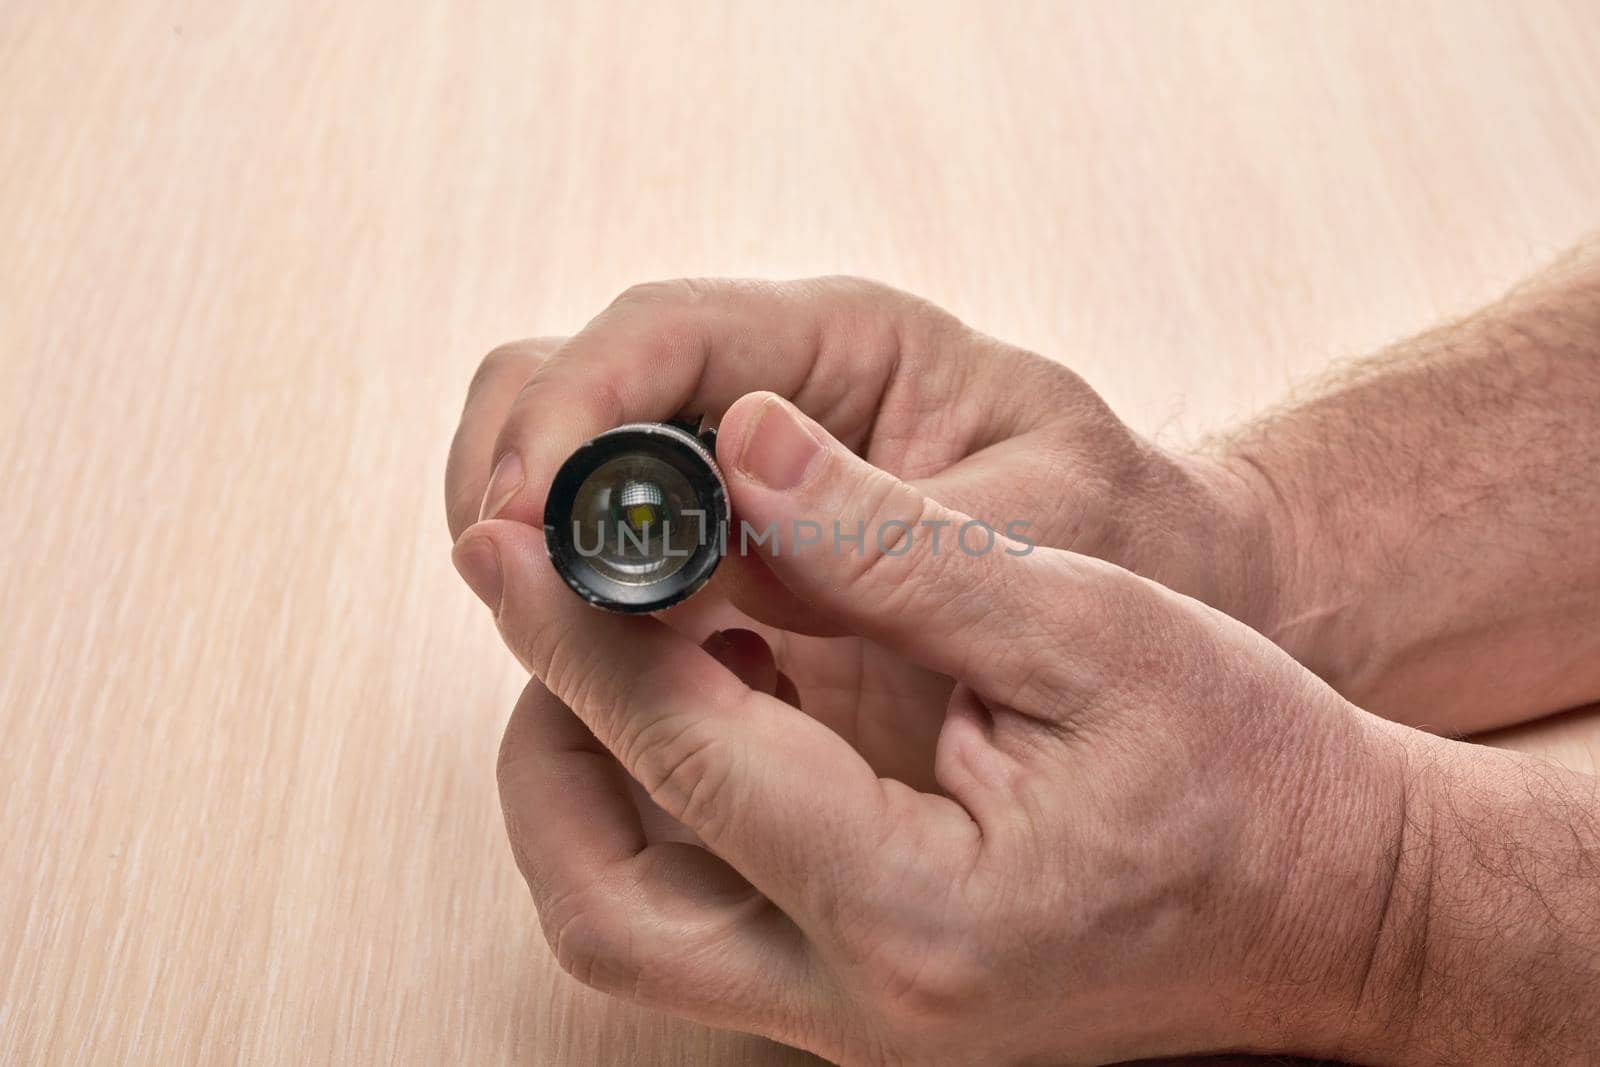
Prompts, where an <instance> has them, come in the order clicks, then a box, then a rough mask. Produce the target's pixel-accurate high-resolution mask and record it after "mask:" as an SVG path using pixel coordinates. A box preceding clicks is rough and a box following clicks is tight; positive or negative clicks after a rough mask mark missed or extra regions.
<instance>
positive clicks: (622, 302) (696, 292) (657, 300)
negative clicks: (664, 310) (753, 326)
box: [612, 278, 720, 307]
mask: <svg viewBox="0 0 1600 1067" xmlns="http://www.w3.org/2000/svg"><path fill="white" fill-rule="evenodd" d="M719 285H720V283H719V282H718V281H717V280H715V279H710V278H670V279H663V280H658V281H650V282H637V283H635V284H633V285H630V286H628V287H627V288H626V289H624V290H623V291H622V292H620V293H618V294H617V298H616V299H615V300H613V301H612V305H613V306H614V307H615V306H621V307H627V306H656V307H659V306H661V305H693V304H698V303H700V302H702V301H704V300H706V299H708V298H710V297H711V296H713V295H715V293H716V292H717V291H718V289H719Z"/></svg>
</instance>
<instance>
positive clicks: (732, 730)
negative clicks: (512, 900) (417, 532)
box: [456, 394, 1405, 1063]
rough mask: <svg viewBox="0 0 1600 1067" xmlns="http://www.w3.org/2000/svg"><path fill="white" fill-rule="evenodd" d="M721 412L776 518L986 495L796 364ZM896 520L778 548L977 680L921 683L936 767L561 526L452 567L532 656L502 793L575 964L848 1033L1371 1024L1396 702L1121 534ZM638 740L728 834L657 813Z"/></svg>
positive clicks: (632, 985) (588, 975)
mask: <svg viewBox="0 0 1600 1067" xmlns="http://www.w3.org/2000/svg"><path fill="white" fill-rule="evenodd" d="M616 421H623V420H621V419H618V420H616ZM722 426H723V430H722V433H721V435H720V439H719V442H718V456H719V460H720V462H721V465H722V466H723V469H724V473H725V475H726V476H727V477H728V480H729V486H730V492H731V495H732V498H733V503H734V507H735V510H736V512H737V513H738V514H741V515H743V516H745V517H747V518H748V519H750V520H751V521H752V522H754V523H756V524H757V525H765V524H767V523H769V522H777V523H786V522H790V521H792V520H795V519H813V518H817V517H828V518H830V519H831V518H833V517H838V518H840V519H841V520H843V521H844V522H845V523H846V525H847V526H853V525H854V524H855V523H856V522H857V521H859V522H860V523H861V524H863V526H864V527H865V528H866V529H868V530H877V529H881V528H884V527H885V526H886V525H892V524H894V523H907V524H911V527H912V528H915V526H916V524H919V523H921V522H924V521H935V522H939V521H947V522H951V523H953V524H954V527H959V526H960V525H961V524H962V523H964V522H965V521H966V519H967V516H965V515H963V514H961V513H960V512H957V511H954V510H952V509H950V508H948V507H946V506H945V505H943V504H942V503H937V502H935V500H934V499H933V498H930V497H929V496H927V495H926V494H925V493H923V492H921V491H920V490H919V489H918V488H917V487H915V486H913V485H911V484H908V483H906V482H904V481H902V480H899V479H897V478H895V477H893V476H892V475H890V474H888V473H885V472H883V471H881V470H878V469H875V468H873V467H872V466H870V465H869V464H867V463H866V462H864V461H863V460H861V459H860V458H858V457H856V456H855V455H853V454H852V452H851V450H850V449H848V448H846V447H845V446H844V445H843V444H842V443H841V442H839V441H837V440H836V439H834V438H833V437H832V436H831V435H830V434H829V433H828V432H827V431H826V430H825V429H824V428H823V427H822V426H821V425H820V424H818V423H817V422H815V421H812V420H810V419H808V418H806V417H805V416H803V415H801V414H800V413H799V412H798V411H796V410H795V409H794V408H793V406H791V405H789V404H787V403H785V402H783V401H781V400H779V399H777V398H776V397H773V396H771V395H770V394H756V395H752V396H748V397H745V398H743V399H741V400H739V401H738V402H737V403H735V404H733V405H732V406H731V408H730V409H729V410H728V411H727V413H726V415H725V416H724V419H723V423H722ZM954 527H952V528H954ZM875 541H876V539H875V538H874V537H871V536H869V537H867V538H866V539H865V541H864V543H863V545H862V546H861V550H860V552H859V553H855V552H844V553H836V552H834V551H832V550H831V548H830V546H828V545H816V546H810V547H809V548H807V549H804V550H801V551H798V552H796V553H792V554H791V553H785V554H783V555H780V556H769V557H767V558H766V560H765V562H766V565H767V566H769V567H770V568H771V569H772V571H773V572H774V573H775V574H776V575H777V577H778V578H779V579H780V580H781V581H782V582H783V583H784V584H785V586H786V587H788V588H790V589H793V590H794V591H795V592H796V593H798V594H799V595H801V596H803V597H805V598H806V599H807V600H809V601H810V602H811V603H812V604H814V605H815V606H816V607H817V609H818V610H819V611H820V613H821V614H822V616H823V617H824V618H825V620H826V621H827V622H828V623H829V624H830V625H832V626H835V627H838V628H842V629H846V630H848V631H851V632H855V633H859V634H862V635H865V636H866V637H867V638H869V639H871V640H872V641H874V642H875V643H876V644H878V645H879V646H881V647H882V648H884V649H886V650H887V651H888V652H889V653H892V654H894V655H896V656H899V657H902V658H903V659H904V660H905V661H906V662H909V663H912V664H916V665H917V666H918V667H920V668H921V669H924V670H927V671H930V672H936V673H937V674H940V675H943V676H948V677H950V678H954V679H956V680H958V681H959V683H960V684H959V685H958V686H957V688H956V689H955V690H954V692H953V693H952V695H951V696H950V697H949V699H948V701H941V702H938V703H936V704H932V705H930V706H925V707H922V708H919V709H917V712H918V714H920V715H922V716H925V717H927V718H928V719H930V720H932V721H935V722H938V723H939V724H940V725H939V727H938V729H937V731H936V736H937V745H936V756H935V759H934V764H933V767H934V787H935V789H936V790H937V791H936V792H934V791H919V790H917V789H913V788H910V787H908V786H907V785H905V784H904V783H903V782H900V781H896V780H893V779H888V778H884V777H880V775H879V774H878V773H875V771H874V770H873V768H872V767H871V766H870V765H869V763H868V762H867V761H866V760H864V759H863V758H862V757H861V755H860V754H858V753H857V752H856V751H855V750H854V749H852V747H851V746H850V745H849V744H847V743H846V742H845V740H844V739H842V738H841V737H840V736H839V735H838V734H837V733H835V732H834V731H833V730H831V729H829V728H827V727H826V726H825V725H823V724H822V723H820V722H818V721H816V720H815V719H813V718H811V717H809V716H808V715H805V714H802V713H800V712H798V711H797V710H796V709H795V708H793V707H791V706H790V705H789V704H787V703H785V702H784V701H782V700H780V699H777V698H776V697H775V696H771V695H768V694H767V693H765V692H762V691H761V690H762V688H764V686H761V685H758V686H756V687H754V688H752V686H751V685H749V684H747V682H746V681H745V680H742V679H741V677H740V676H739V674H738V673H736V672H734V671H730V670H728V669H725V668H724V667H723V666H722V665H721V664H719V662H718V661H717V659H716V658H715V657H713V656H712V655H709V654H708V653H707V652H705V651H703V650H702V649H701V648H699V647H698V646H697V645H696V644H695V643H694V641H693V640H691V639H690V638H688V637H686V636H684V635H682V634H680V633H677V632H675V631H674V630H673V629H672V628H671V627H669V626H668V625H665V624H664V623H662V622H661V621H659V620H655V619H649V618H638V617H619V616H611V615H606V614H603V613H600V612H595V611H593V610H592V609H590V608H588V607H587V606H586V605H584V604H582V603H581V602H579V601H577V600H576V599H575V598H573V597H572V596H571V595H570V593H568V592H567V590H566V589H565V588H564V586H563V585H562V583H561V581H560V579H559V578H558V577H557V576H556V575H555V573H554V572H553V570H552V568H551V567H550V566H549V563H548V562H547V560H546V559H545V552H544V546H543V541H542V533H541V532H540V531H539V530H538V529H535V528H533V527H531V526H528V525H525V524H523V523H520V522H508V521H487V522H483V523H480V524H477V525H475V526H473V527H472V528H470V529H469V530H467V531H466V532H465V533H464V535H463V537H462V539H461V540H460V541H459V543H458V545H457V548H456V560H457V564H458V566H459V567H460V568H461V570H462V572H463V574H464V575H465V576H466V577H467V579H468V581H469V583H470V584H472V585H473V587H474V589H476V590H477V591H478V592H479V594H480V595H481V596H483V598H484V599H485V600H486V601H487V602H488V603H489V604H490V605H491V607H492V608H493V609H494V610H495V612H496V617H497V619H498V621H499V624H500V627H501V630H502V633H503V634H504V636H505V638H506V640H507V642H508V643H509V644H510V645H511V647H512V648H513V649H514V650H515V651H516V652H517V654H518V655H519V657H520V658H521V659H522V660H523V662H524V663H526V664H527V665H528V667H529V668H530V669H531V670H532V671H533V673H534V674H535V675H536V677H537V680H536V681H534V682H533V683H531V684H530V686H529V688H528V690H527V692H526V693H525V694H524V697H523V700H522V701H521V702H520V704H519V706H518V709H517V711H516V713H515V714H514V716H513V720H512V723H511V725H510V727H509V729H508V732H507V736H506V741H505V744H504V747H503V750H502V760H501V768H500V775H501V785H502V799H503V803H504V806H505V811H506V818H507V825H508V829H509V832H510V835H511V839H512V842H513V848H514V851H515V853H516V855H517V859H518V863H519V865H520V867H521V868H522V870H523V872H524V874H525V875H526V876H527V878H528V882H529V884H530V886H531V887H532V890H533V894H534V897H535V900H536V902H537V903H538V906H539V912H540V918H541V921H542V923H543V925H544V928H545V931H546V935H547V937H548V938H549V939H550V941H551V944H552V946H553V947H554V949H555V951H556V954H557V956H558V958H560V960H561V962H562V964H563V966H565V967H566V968H567V969H568V970H570V971H571V972H573V973H574V974H576V975H577V976H578V977H579V978H580V979H582V980H584V981H585V982H587V983H589V984H591V985H595V986H597V987H599V988H602V989H606V990H609V991H612V992H616V993H620V994H622V995H625V996H631V997H634V998H636V999H638V1000H641V1001H643V1002H645V1003H648V1004H651V1005H654V1006H657V1007H661V1008H665V1009H667V1010H670V1011H673V1012H675V1013H678V1014H682V1015H686V1016H689V1017H692V1018H696V1019H700V1020H702V1021H705V1022H708V1023H711V1024H713V1025H718V1026H726V1027H734V1028H738V1029H744V1030H751V1031H756V1032H760V1033H764V1034H768V1035H770V1036H773V1037H776V1038H779V1039H781V1040H784V1041H787V1042H790V1043H793V1044H797V1045H801V1046H803V1047H806V1048H809V1049H812V1050H815V1051H817V1052H820V1053H822V1054H823V1055H826V1056H829V1057H831V1058H834V1059H838V1060H842V1061H846V1062H918V1063H939V1062H951V1063H970V1062H1019V1061H1029V1062H1032V1061H1036V1060H1039V1059H1043V1058H1047V1057H1048V1058H1052V1059H1054V1060H1058V1061H1061V1062H1107V1061H1111V1060H1116V1059H1128V1058H1134V1057H1140V1056H1157V1055H1170V1054H1178V1053H1183V1052H1189V1051H1203V1050H1215V1049H1258V1050H1284V1051H1297V1052H1305V1053H1314V1054H1326V1055H1337V1054H1339V1053H1340V1052H1341V1051H1343V1050H1344V1049H1346V1048H1350V1047H1356V1048H1360V1047H1372V1045H1371V1043H1370V1042H1371V1041H1372V1040H1374V1039H1373V1034H1372V1032H1371V1031H1372V1030H1373V1029H1376V1028H1378V1027H1379V1026H1380V1025H1381V1024H1380V1023H1378V1022H1376V1021H1374V1020H1371V1019H1369V1018H1368V1012H1369V1008H1370V1005H1369V1003H1368V999H1367V994H1368V993H1369V992H1370V990H1368V989H1367V988H1366V984H1367V978H1368V976H1369V975H1371V974H1374V973H1386V970H1385V968H1383V967H1379V966H1378V963H1379V962H1380V961H1377V960H1375V954H1376V953H1377V950H1378V946H1379V945H1380V944H1381V943H1383V942H1382V939H1381V938H1380V931H1381V927H1382V919H1383V915H1384V911H1385V898H1386V891H1387V888H1388V887H1387V883H1386V881H1385V877H1384V874H1385V872H1386V871H1388V870H1391V869H1392V867H1393V860H1392V857H1389V858H1388V859H1387V862H1386V856H1387V853H1388V851H1389V850H1390V849H1391V847H1392V843H1393V841H1394V840H1395V838H1396V834H1397V833H1398V832H1399V825H1398V824H1399V823H1400V821H1401V820H1402V819H1403V812H1404V809H1405V801H1404V794H1403V788H1402V786H1401V769H1400V763H1401V761H1402V759H1403V757H1402V755H1401V749H1402V745H1400V744H1399V743H1397V741H1396V739H1395V735H1394V731H1396V730H1398V728H1397V727H1394V726H1392V725H1389V724H1385V723H1381V722H1379V721H1378V720H1376V719H1373V718H1372V717H1370V716H1367V715H1365V714H1364V713H1362V712H1359V711H1358V710H1356V709H1354V708H1352V707H1351V706H1350V705H1348V704H1347V703H1345V702H1344V701H1343V700H1342V699H1340V698H1339V697H1338V696H1337V695H1336V694H1334V693H1333V692H1332V691H1331V690H1329V689H1327V688H1326V687H1325V686H1323V685H1322V684H1321V683H1320V682H1318V681H1317V680H1316V679H1315V678H1314V677H1312V676H1311V675H1309V674H1308V673H1307V672H1306V671H1304V670H1303V669H1301V668H1300V667H1299V666H1298V665H1296V664H1295V663H1294V662H1293V661H1292V660H1291V659H1290V658H1289V657H1288V656H1287V655H1285V654H1284V653H1283V652H1281V651H1280V650H1278V649H1277V648H1276V647H1275V646H1273V645H1272V644H1271V643H1270V642H1268V641H1266V640H1265V639H1264V638H1262V637H1260V636H1259V635H1258V634H1256V633H1255V632H1253V631H1251V630H1250V629H1248V628H1247V627H1244V626H1242V625H1240V624H1238V623H1236V622H1234V621H1232V620H1230V619H1228V618H1227V617H1225V616H1223V615H1222V614H1220V613H1218V612H1216V611H1213V610H1210V609H1208V608H1206V607H1204V606H1202V605H1200V604H1199V603H1197V602H1196V601H1194V600H1192V599H1189V598H1187V597H1183V596H1181V595H1178V594H1176V593H1173V592H1171V591H1170V590H1167V589H1165V588H1163V587H1161V586H1159V585H1156V584H1155V583H1153V582H1149V581H1146V580H1144V579H1142V578H1139V577H1136V576H1135V575H1133V574H1131V573H1130V572H1128V571H1126V570H1123V569H1121V568H1118V567H1114V566H1111V565H1108V564H1105V563H1102V562H1099V561H1096V560H1093V559H1090V558H1088V557H1086V556H1083V555H1080V554H1076V553H1070V552H1065V551H1058V550H1054V549H1050V548H1039V549H1037V550H1035V551H1033V552H1031V553H1029V554H1026V555H1012V554H1010V553H1009V552H1008V551H1006V550H1007V548H1010V549H1013V550H1020V549H1019V547H1018V546H1016V545H1014V544H1008V543H1006V542H1004V541H999V542H997V544H996V547H995V548H994V550H992V551H989V552H986V553H983V554H980V555H969V554H966V553H963V552H959V551H949V550H948V548H947V550H946V551H945V552H943V553H937V552H934V551H932V550H931V546H930V541H929V539H927V538H919V537H916V536H912V537H911V538H909V539H908V540H907V541H906V542H905V543H904V547H905V549H906V550H905V551H904V552H903V554H894V553H893V552H887V551H884V550H882V549H881V548H880V547H879V546H878V545H877V544H875ZM891 547H895V548H898V547H899V546H891ZM568 709H570V711H569V710H568ZM573 713H575V714H576V718H574V717H573ZM580 720H581V721H580ZM625 775H627V776H632V778H634V779H636V780H637V781H638V782H640V783H643V785H644V786H645V787H646V788H647V789H648V791H649V793H650V795H651V797H652V798H653V799H654V800H655V801H656V802H657V803H659V804H660V805H661V806H662V807H663V808H664V809H665V810H666V811H667V812H668V813H670V814H671V815H672V816H674V817H675V818H677V819H679V820H681V821H682V822H683V823H684V824H685V825H687V826H688V827H690V828H691V829H692V830H694V831H695V832H696V834H697V835H698V837H699V839H700V840H701V841H702V842H704V846H705V847H704V848H699V847H696V846H694V845H689V844H679V843H668V844H648V843H647V839H646V837H645V835H644V833H643V831H642V830H641V828H640V825H639V820H638V816H637V814H636V813H635V811H634V810H633V808H632V806H631V805H630V804H629V803H628V800H627V793H626V788H625V786H626V777H625ZM1351 827H1359V828H1361V831H1362V832H1360V833H1351V832H1350V828H1351Z"/></svg>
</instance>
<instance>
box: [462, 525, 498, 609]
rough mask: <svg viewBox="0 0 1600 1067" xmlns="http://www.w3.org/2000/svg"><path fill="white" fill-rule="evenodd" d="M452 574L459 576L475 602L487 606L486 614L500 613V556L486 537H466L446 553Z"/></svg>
mask: <svg viewBox="0 0 1600 1067" xmlns="http://www.w3.org/2000/svg"><path fill="white" fill-rule="evenodd" d="M450 558H451V559H452V560H454V561H455V565H456V570H458V571H460V572H461V577H462V579H463V580H464V581H465V582H466V583H467V586H468V587H469V588H471V590H472V591H473V592H474V593H477V594H478V599H479V600H481V601H483V602H484V603H485V604H487V605H489V610H490V611H493V612H496V613H498V612H499V611H500V594H501V591H502V589H503V587H504V579H503V578H502V577H501V576H500V553H499V551H498V550H497V549H496V548H495V547H494V542H493V541H491V540H489V539H488V538H487V537H469V538H467V539H466V540H465V541H462V542H461V543H460V544H458V545H456V547H455V551H454V552H451V553H450Z"/></svg>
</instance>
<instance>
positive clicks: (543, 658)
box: [522, 622, 610, 727]
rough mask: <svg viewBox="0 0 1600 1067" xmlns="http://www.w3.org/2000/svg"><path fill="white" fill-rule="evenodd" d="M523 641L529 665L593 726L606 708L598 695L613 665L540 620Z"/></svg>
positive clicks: (549, 686) (556, 693)
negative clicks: (542, 623)
mask: <svg viewBox="0 0 1600 1067" xmlns="http://www.w3.org/2000/svg"><path fill="white" fill-rule="evenodd" d="M522 643H523V646H524V647H525V648H526V649H527V659H528V662H529V665H530V667H531V668H532V670H533V671H534V673H535V674H539V675H540V677H541V680H542V681H543V682H544V684H545V687H546V688H547V689H549V690H550V692H552V693H554V694H555V695H556V696H557V697H558V698H559V699H560V700H561V702H562V703H563V704H565V705H567V707H569V708H571V709H572V710H573V711H574V712H577V713H578V715H579V717H580V718H582V719H583V720H584V721H585V722H587V723H589V724H590V725H591V727H593V726H594V725H595V723H596V721H597V719H598V717H599V716H600V715H601V714H602V713H603V712H604V711H605V708H604V707H602V703H603V702H602V701H601V700H600V699H599V696H600V693H601V686H602V685H603V683H604V680H605V677H606V675H607V673H608V671H609V669H610V667H609V665H608V664H607V663H606V662H604V659H603V657H602V656H601V655H600V654H599V653H598V652H597V651H596V650H595V649H593V648H590V647H586V646H585V645H584V644H583V643H582V642H580V641H577V640H575V639H573V638H572V637H571V636H570V635H569V636H565V637H564V636H563V635H562V634H560V633H558V632H556V627H552V626H547V625H541V624H540V623H538V622H535V623H533V624H532V628H531V629H530V631H529V632H528V633H526V634H524V635H523V637H522Z"/></svg>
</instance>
